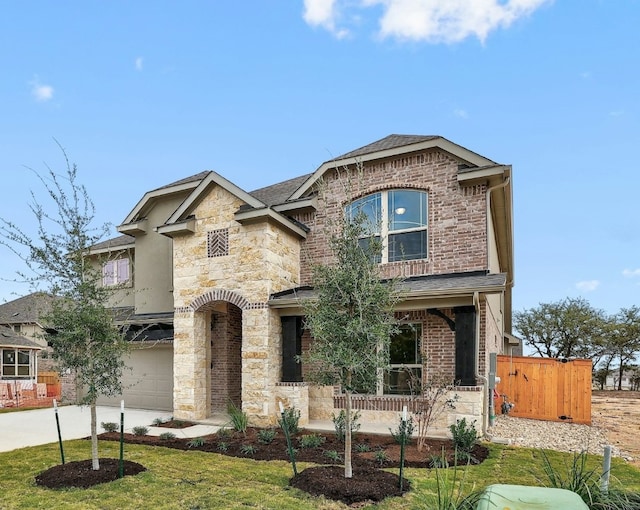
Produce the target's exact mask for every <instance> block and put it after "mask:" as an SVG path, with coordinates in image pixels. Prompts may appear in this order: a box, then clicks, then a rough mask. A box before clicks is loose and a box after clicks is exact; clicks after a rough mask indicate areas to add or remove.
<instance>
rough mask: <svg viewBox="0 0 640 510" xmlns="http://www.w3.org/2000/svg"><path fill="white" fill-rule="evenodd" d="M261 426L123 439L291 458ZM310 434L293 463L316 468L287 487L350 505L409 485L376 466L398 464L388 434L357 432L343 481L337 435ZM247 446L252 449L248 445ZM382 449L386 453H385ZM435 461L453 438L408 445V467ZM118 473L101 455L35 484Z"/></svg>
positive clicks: (132, 468)
mask: <svg viewBox="0 0 640 510" xmlns="http://www.w3.org/2000/svg"><path fill="white" fill-rule="evenodd" d="M259 430H260V429H256V428H249V429H247V432H246V434H242V433H239V432H235V431H230V430H226V431H225V432H224V433H218V434H212V435H209V436H205V437H202V438H199V439H202V440H203V441H204V442H203V444H202V445H200V444H199V443H200V441H193V440H192V439H182V438H173V439H161V438H160V437H158V436H135V435H133V434H125V435H124V438H125V441H126V442H127V443H130V444H143V445H148V446H164V447H166V448H175V449H179V450H198V451H203V452H212V453H218V454H221V455H228V456H232V457H241V458H250V459H254V460H264V461H270V460H285V461H289V457H288V455H287V447H286V440H285V437H284V434H283V432H282V430H280V429H277V431H276V435H275V437H274V438H273V440H272V441H271V442H270V443H268V444H265V443H264V442H261V441H260V437H259ZM309 434H314V433H312V432H309V431H304V430H302V431H300V432H299V433H298V434H296V435H295V436H294V437H293V438H292V441H293V447H294V448H295V449H296V450H297V453H296V462H312V463H315V464H319V465H320V466H318V467H311V468H308V469H305V470H303V471H301V472H299V473H298V475H297V476H295V477H293V478H292V479H291V480H290V485H291V486H293V487H296V488H298V489H301V490H303V491H305V492H307V493H309V494H312V495H314V496H320V495H323V496H325V497H327V498H330V499H334V500H339V501H343V502H344V503H346V504H349V505H352V504H357V503H362V502H369V501H372V502H375V501H381V500H382V499H384V498H386V497H390V496H400V495H402V493H403V492H406V491H407V490H409V489H410V483H409V481H406V480H405V481H404V482H403V491H400V489H399V485H400V484H399V481H400V480H399V476H398V473H397V472H395V473H394V472H388V471H383V470H381V469H380V468H398V467H399V465H400V445H398V444H397V443H396V442H395V441H394V440H393V438H392V437H391V436H386V435H377V434H361V433H358V434H355V435H354V438H353V449H352V466H353V477H352V478H350V479H345V478H344V467H343V465H342V463H343V457H344V443H342V442H341V441H339V440H338V438H337V437H336V435H335V434H333V433H327V432H323V433H315V434H316V435H318V436H321V437H322V438H324V439H323V442H322V444H321V445H320V446H318V447H314V448H304V447H302V445H301V440H302V437H303V436H304V435H309ZM99 438H100V440H103V441H119V440H120V434H119V433H118V432H105V433H103V434H101V435H100V436H99ZM249 446H250V447H252V448H247V447H249ZM251 450H253V451H251ZM365 450H366V451H365ZM380 452H384V454H381V453H380ZM336 454H337V455H338V456H339V457H338V458H339V460H336V458H335V455H336ZM488 454H489V450H488V449H487V448H486V447H485V446H483V445H480V444H477V445H476V446H475V447H474V449H473V451H472V456H473V459H474V463H480V462H482V461H484V460H485V459H486V458H487V456H488ZM331 457H334V458H331ZM435 459H439V460H440V462H441V461H442V459H446V461H447V462H448V463H449V464H450V465H453V463H454V449H453V444H452V442H451V440H445V439H429V440H428V442H427V445H426V448H425V449H423V451H418V448H417V446H416V442H415V440H414V441H412V442H411V443H410V444H409V445H407V446H406V449H405V466H406V467H413V468H430V467H432V466H433V462H434V460H435ZM76 464H77V466H76ZM136 469H137V471H136ZM144 470H145V468H144V467H143V466H141V465H140V464H136V463H134V462H128V461H125V474H126V475H131V474H137V473H139V472H141V471H144ZM117 473H118V460H117V459H101V460H100V470H99V471H93V470H92V469H91V461H90V460H87V461H81V462H72V463H67V464H65V465H64V466H62V465H61V466H54V467H53V468H51V469H48V470H47V471H45V472H43V473H41V474H40V475H38V476H37V477H36V483H37V484H38V485H44V486H46V487H51V488H60V487H90V486H92V485H95V484H98V483H104V482H109V481H113V480H115V479H117Z"/></svg>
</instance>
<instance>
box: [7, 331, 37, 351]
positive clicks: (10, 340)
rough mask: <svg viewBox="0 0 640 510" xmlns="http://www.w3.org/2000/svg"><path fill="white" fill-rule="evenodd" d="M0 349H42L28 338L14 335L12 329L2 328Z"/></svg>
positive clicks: (17, 334)
mask: <svg viewBox="0 0 640 510" xmlns="http://www.w3.org/2000/svg"><path fill="white" fill-rule="evenodd" d="M0 347H27V348H31V349H42V347H41V346H40V345H38V344H37V343H35V342H34V341H33V340H29V339H28V338H27V337H25V336H23V335H21V334H19V333H14V332H13V330H12V329H9V328H7V327H4V326H0Z"/></svg>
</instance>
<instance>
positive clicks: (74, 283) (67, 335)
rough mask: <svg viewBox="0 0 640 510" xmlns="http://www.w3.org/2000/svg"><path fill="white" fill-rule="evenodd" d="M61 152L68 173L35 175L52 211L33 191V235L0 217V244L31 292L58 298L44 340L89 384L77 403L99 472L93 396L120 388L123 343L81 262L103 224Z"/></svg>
mask: <svg viewBox="0 0 640 510" xmlns="http://www.w3.org/2000/svg"><path fill="white" fill-rule="evenodd" d="M62 152H63V154H64V158H65V162H66V175H58V174H56V173H55V172H54V171H53V170H52V169H51V168H47V170H48V173H47V174H46V175H45V176H43V175H41V174H39V173H37V172H35V173H36V175H37V177H38V178H39V180H40V183H41V184H42V185H43V187H44V189H45V191H46V195H48V198H49V199H50V200H51V202H52V203H53V205H52V207H53V211H54V212H53V213H50V212H48V211H47V210H46V209H45V207H44V206H43V205H42V202H40V201H38V200H37V199H36V196H35V194H34V193H33V192H32V193H31V196H32V203H31V204H30V208H31V211H32V212H33V214H34V216H35V219H36V225H37V235H36V236H31V235H30V234H29V233H28V232H27V230H26V229H23V228H21V227H19V226H18V225H17V224H16V223H14V222H11V221H8V220H6V219H0V244H3V245H5V246H7V247H8V248H9V249H10V250H12V251H13V252H14V253H15V254H16V255H17V256H18V257H20V258H21V259H22V260H23V261H24V263H25V264H26V266H27V268H28V269H29V270H30V273H29V274H27V273H25V272H20V273H18V275H19V277H20V278H21V279H22V280H23V281H26V282H29V283H30V284H32V286H33V287H34V288H36V289H38V288H40V287H41V286H43V285H44V286H46V287H47V289H46V290H47V291H48V292H49V293H50V294H51V295H52V296H54V297H56V298H57V299H54V300H53V305H52V309H51V311H50V312H49V313H47V314H46V316H45V317H44V320H45V321H46V323H47V324H48V325H49V326H50V329H49V332H48V333H47V334H46V338H47V341H48V342H49V345H51V347H52V348H53V353H52V357H53V358H54V359H55V360H56V361H57V362H58V366H59V369H60V370H66V369H70V370H72V371H74V372H75V374H76V378H77V382H78V383H79V384H81V385H82V386H83V387H86V388H87V393H86V395H85V396H84V398H83V400H82V402H81V403H83V404H88V405H89V406H90V408H91V454H92V466H93V469H95V470H97V469H99V467H100V466H99V462H98V436H97V426H96V421H97V420H96V399H97V398H98V396H99V395H117V394H119V393H121V391H122V386H121V377H122V373H123V370H124V368H125V365H124V360H123V357H124V354H125V353H126V352H127V350H128V344H127V342H126V340H125V339H124V337H123V335H122V333H121V332H120V331H119V329H118V328H117V327H116V326H115V325H114V321H113V317H112V315H111V312H110V310H109V309H108V307H107V304H108V302H109V297H110V295H111V293H112V292H113V288H112V287H105V286H102V282H101V279H102V274H101V269H100V267H99V264H98V265H97V266H96V265H92V264H91V263H90V262H89V261H88V259H87V254H88V251H89V248H90V247H91V246H92V245H94V244H96V243H97V242H98V241H99V240H100V239H101V238H102V237H103V236H104V235H105V234H107V233H108V225H103V226H102V227H100V228H98V229H94V228H93V227H92V226H91V223H92V221H93V218H94V215H95V208H94V205H93V202H92V201H91V199H90V198H89V195H88V193H87V190H86V188H85V187H84V186H83V185H81V184H79V183H78V182H77V180H76V178H77V168H76V166H75V165H73V166H72V165H71V164H70V163H69V160H68V158H67V156H66V153H65V152H64V150H63V151H62Z"/></svg>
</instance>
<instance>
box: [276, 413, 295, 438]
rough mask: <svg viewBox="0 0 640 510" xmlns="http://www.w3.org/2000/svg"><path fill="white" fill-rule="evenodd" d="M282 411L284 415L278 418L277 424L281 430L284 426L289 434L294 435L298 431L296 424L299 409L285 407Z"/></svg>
mask: <svg viewBox="0 0 640 510" xmlns="http://www.w3.org/2000/svg"><path fill="white" fill-rule="evenodd" d="M283 413H284V416H280V418H278V425H280V427H282V429H283V430H284V429H285V427H286V429H287V431H288V432H289V435H290V436H295V435H296V434H297V433H298V432H299V431H300V427H299V425H298V423H299V422H300V410H299V409H296V408H295V407H285V408H284V411H283Z"/></svg>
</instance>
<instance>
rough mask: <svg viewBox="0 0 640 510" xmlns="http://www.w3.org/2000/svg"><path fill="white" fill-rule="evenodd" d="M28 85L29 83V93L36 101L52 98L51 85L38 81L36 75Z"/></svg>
mask: <svg viewBox="0 0 640 510" xmlns="http://www.w3.org/2000/svg"><path fill="white" fill-rule="evenodd" d="M29 85H31V95H32V96H33V97H34V98H35V100H36V101H40V102H45V101H49V100H51V99H53V87H52V86H51V85H44V84H42V83H40V81H39V80H38V77H37V76H36V77H35V78H34V79H33V80H32V81H30V82H29Z"/></svg>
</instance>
